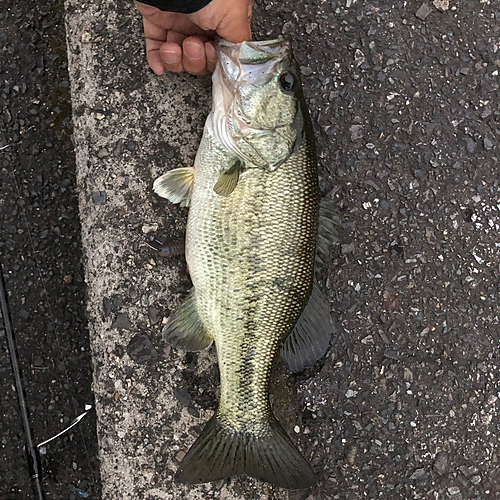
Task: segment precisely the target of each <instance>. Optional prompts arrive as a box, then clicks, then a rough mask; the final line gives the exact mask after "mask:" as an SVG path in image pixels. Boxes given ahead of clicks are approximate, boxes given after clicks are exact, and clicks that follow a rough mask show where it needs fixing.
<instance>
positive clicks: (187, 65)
mask: <svg viewBox="0 0 500 500" xmlns="http://www.w3.org/2000/svg"><path fill="white" fill-rule="evenodd" d="M182 65H183V66H184V70H185V71H187V72H188V73H191V74H193V75H202V74H204V73H206V72H207V60H206V56H205V45H204V43H203V42H202V41H201V40H200V39H199V38H197V37H194V36H190V37H188V38H186V39H185V40H184V42H183V43H182Z"/></svg>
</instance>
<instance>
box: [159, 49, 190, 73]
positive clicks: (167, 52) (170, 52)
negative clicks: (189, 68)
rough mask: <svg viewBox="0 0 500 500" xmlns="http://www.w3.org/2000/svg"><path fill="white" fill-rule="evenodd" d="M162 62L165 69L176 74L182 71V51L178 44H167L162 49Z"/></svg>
mask: <svg viewBox="0 0 500 500" xmlns="http://www.w3.org/2000/svg"><path fill="white" fill-rule="evenodd" d="M160 54H161V61H162V64H163V66H164V67H165V69H167V70H168V71H174V72H176V73H178V72H180V71H182V70H183V69H184V68H183V66H182V49H181V46H180V45H179V44H178V43H175V42H165V43H164V44H163V45H162V46H161V48H160Z"/></svg>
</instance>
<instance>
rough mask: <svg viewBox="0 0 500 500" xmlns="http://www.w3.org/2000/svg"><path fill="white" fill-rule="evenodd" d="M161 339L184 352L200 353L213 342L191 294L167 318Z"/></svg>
mask: <svg viewBox="0 0 500 500" xmlns="http://www.w3.org/2000/svg"><path fill="white" fill-rule="evenodd" d="M163 339H164V340H165V341H166V342H168V343H169V344H170V345H172V346H173V347H179V348H181V349H185V350H186V351H202V350H204V349H207V348H208V347H210V345H211V344H212V342H213V339H212V337H211V336H210V335H209V334H208V332H207V330H206V328H205V326H204V325H203V323H202V321H201V319H200V317H199V316H198V312H197V311H196V304H195V297H194V294H193V292H192V291H191V293H190V294H189V295H188V296H187V297H186V299H185V300H184V302H183V303H182V304H181V305H180V306H179V307H178V308H177V309H176V311H174V312H173V313H172V314H171V315H170V317H169V318H168V321H167V324H166V325H165V327H164V328H163Z"/></svg>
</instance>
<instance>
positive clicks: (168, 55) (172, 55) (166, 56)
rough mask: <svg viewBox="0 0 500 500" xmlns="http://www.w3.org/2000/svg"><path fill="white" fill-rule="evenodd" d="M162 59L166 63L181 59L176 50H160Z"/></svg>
mask: <svg viewBox="0 0 500 500" xmlns="http://www.w3.org/2000/svg"><path fill="white" fill-rule="evenodd" d="M162 55H163V60H164V61H165V62H166V63H167V64H176V63H178V62H179V61H180V60H181V57H180V55H179V54H178V53H177V52H168V51H167V52H162Z"/></svg>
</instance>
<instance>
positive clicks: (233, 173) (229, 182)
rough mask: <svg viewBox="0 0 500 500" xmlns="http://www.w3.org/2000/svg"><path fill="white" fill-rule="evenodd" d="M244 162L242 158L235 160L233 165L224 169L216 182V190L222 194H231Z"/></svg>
mask: <svg viewBox="0 0 500 500" xmlns="http://www.w3.org/2000/svg"><path fill="white" fill-rule="evenodd" d="M241 166H242V163H241V162H240V160H235V162H234V164H233V166H232V167H231V168H229V169H228V170H224V172H222V173H221V174H220V177H219V180H218V181H217V182H216V183H215V186H214V191H215V192H216V193H217V194H218V195H220V196H229V195H230V194H231V193H232V192H233V191H234V188H235V187H236V185H237V184H238V180H239V178H240V171H241Z"/></svg>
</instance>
